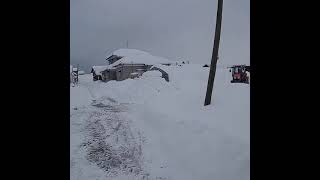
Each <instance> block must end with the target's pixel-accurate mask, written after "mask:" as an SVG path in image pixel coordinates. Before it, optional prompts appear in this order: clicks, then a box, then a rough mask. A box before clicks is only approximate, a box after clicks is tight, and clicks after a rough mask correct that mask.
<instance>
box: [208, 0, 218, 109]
mask: <svg viewBox="0 0 320 180" xmlns="http://www.w3.org/2000/svg"><path fill="white" fill-rule="evenodd" d="M222 5H223V0H218V10H217V20H216V30H215V35H214V43H213V51H212V57H211V65H210V73H209V79H208V86H207V93H206V99H205V102H204V105H205V106H206V105H209V104H211V96H212V89H213V84H214V77H215V75H216V66H217V60H218V50H219V43H220V34H221V21H222Z"/></svg>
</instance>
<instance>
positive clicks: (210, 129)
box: [80, 64, 250, 180]
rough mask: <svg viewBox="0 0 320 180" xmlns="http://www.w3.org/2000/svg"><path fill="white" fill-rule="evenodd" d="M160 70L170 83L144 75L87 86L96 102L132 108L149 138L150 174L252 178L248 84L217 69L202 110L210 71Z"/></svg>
mask: <svg viewBox="0 0 320 180" xmlns="http://www.w3.org/2000/svg"><path fill="white" fill-rule="evenodd" d="M161 68H162V69H163V70H165V71H166V72H167V73H168V74H169V78H170V82H166V81H165V80H164V79H163V78H161V77H156V76H142V77H140V78H138V79H127V80H124V81H110V82H108V83H103V82H90V83H89V82H88V83H87V86H90V88H89V89H90V93H91V94H92V95H91V96H92V97H94V98H97V99H99V98H102V97H111V98H113V99H116V100H117V101H118V102H119V103H130V104H131V107H130V111H129V112H128V113H127V118H128V119H131V120H132V121H133V122H134V124H135V126H136V127H135V128H137V129H140V130H141V131H142V132H143V133H144V136H145V137H146V144H145V146H144V148H143V154H144V155H145V159H146V162H147V166H148V168H149V171H150V173H151V174H154V175H157V174H159V176H161V177H163V176H166V177H168V178H169V179H185V180H186V179H220V180H224V179H228V180H229V179H230V180H234V179H249V160H250V157H249V153H250V152H249V149H250V147H249V146H250V140H249V137H250V132H249V129H250V126H249V122H250V115H249V114H250V111H249V108H250V103H249V102H250V87H249V85H247V84H230V79H231V74H230V73H229V72H228V70H227V69H217V73H216V80H215V84H214V92H213V100H212V105H210V106H206V107H204V106H203V103H204V98H205V93H206V86H207V80H208V73H209V68H203V67H202V65H195V64H185V65H183V66H182V67H180V66H163V67H161ZM80 81H81V79H80ZM83 93H85V92H83Z"/></svg>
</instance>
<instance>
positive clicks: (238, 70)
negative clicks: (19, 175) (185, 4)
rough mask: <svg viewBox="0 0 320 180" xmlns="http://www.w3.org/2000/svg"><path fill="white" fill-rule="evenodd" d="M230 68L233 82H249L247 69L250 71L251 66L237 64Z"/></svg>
mask: <svg viewBox="0 0 320 180" xmlns="http://www.w3.org/2000/svg"><path fill="white" fill-rule="evenodd" d="M229 68H230V70H229V71H230V72H232V80H231V83H246V84H249V77H248V74H247V71H248V72H250V67H249V66H246V65H235V66H232V67H229Z"/></svg>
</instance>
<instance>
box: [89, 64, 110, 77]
mask: <svg viewBox="0 0 320 180" xmlns="http://www.w3.org/2000/svg"><path fill="white" fill-rule="evenodd" d="M92 69H93V70H94V72H95V73H96V74H97V75H101V71H104V70H106V69H108V66H92Z"/></svg>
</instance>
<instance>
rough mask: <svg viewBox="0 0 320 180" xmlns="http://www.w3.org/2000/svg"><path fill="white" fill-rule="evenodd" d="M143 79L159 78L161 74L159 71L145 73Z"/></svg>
mask: <svg viewBox="0 0 320 180" xmlns="http://www.w3.org/2000/svg"><path fill="white" fill-rule="evenodd" d="M142 76H144V77H161V76H162V73H161V72H160V71H147V72H145V73H143V74H142Z"/></svg>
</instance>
